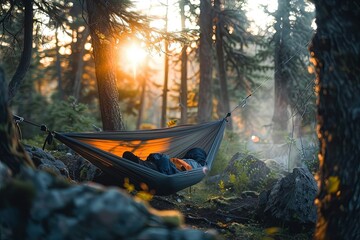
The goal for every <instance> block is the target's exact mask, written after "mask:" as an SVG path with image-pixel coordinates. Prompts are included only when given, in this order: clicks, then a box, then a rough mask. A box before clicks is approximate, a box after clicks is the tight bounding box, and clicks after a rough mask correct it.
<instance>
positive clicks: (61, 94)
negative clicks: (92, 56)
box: [55, 28, 64, 100]
mask: <svg viewBox="0 0 360 240" xmlns="http://www.w3.org/2000/svg"><path fill="white" fill-rule="evenodd" d="M55 50H56V75H57V79H58V86H57V89H58V92H59V98H60V99H61V100H64V90H63V86H62V70H61V59H60V58H61V57H60V53H59V50H60V47H59V39H58V28H56V31H55Z"/></svg>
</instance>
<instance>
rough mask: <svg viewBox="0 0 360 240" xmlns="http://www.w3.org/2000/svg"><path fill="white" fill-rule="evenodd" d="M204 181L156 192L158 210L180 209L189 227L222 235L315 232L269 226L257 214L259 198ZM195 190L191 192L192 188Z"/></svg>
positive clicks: (279, 239)
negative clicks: (210, 187)
mask: <svg viewBox="0 0 360 240" xmlns="http://www.w3.org/2000/svg"><path fill="white" fill-rule="evenodd" d="M203 186H204V185H203V184H200V187H199V185H196V186H193V187H192V188H191V189H186V190H183V191H180V192H179V193H177V194H174V195H170V196H154V198H153V199H152V200H151V201H150V205H151V206H152V207H153V208H155V209H158V210H178V211H179V212H181V213H182V215H183V217H184V221H185V225H186V227H189V228H194V229H200V230H202V231H214V230H215V231H216V232H217V233H218V235H219V237H220V239H229V240H230V239H231V240H238V239H239V240H240V239H241V240H271V239H273V240H308V239H312V233H311V232H301V233H291V232H289V230H288V229H286V228H279V227H266V226H264V225H263V224H262V223H261V219H260V218H261V217H260V218H259V217H258V215H257V214H256V210H257V204H258V198H257V197H250V196H248V197H241V196H236V195H235V194H233V195H232V194H226V196H224V195H222V196H221V195H220V196H219V194H217V196H216V194H213V193H211V192H212V191H207V190H206V189H204V187H203ZM190 190H191V192H190Z"/></svg>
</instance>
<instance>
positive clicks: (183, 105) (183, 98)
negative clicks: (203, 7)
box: [179, 0, 188, 124]
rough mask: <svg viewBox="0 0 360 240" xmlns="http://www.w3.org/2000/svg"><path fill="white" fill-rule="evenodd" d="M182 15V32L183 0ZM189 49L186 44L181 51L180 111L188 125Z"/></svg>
mask: <svg viewBox="0 0 360 240" xmlns="http://www.w3.org/2000/svg"><path fill="white" fill-rule="evenodd" d="M179 4H180V15H181V30H182V31H185V20H186V18H185V0H181V1H180V2H179ZM187 49H188V44H187V43H184V45H183V47H182V49H181V83H180V109H181V119H180V123H181V124H186V123H187V62H188V60H187V59H188V56H187Z"/></svg>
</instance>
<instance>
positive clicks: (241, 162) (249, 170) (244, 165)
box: [206, 152, 270, 192]
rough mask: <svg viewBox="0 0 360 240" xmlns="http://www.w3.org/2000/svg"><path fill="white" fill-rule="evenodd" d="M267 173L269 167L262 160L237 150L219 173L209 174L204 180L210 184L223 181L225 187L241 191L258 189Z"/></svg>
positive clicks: (263, 182)
mask: <svg viewBox="0 0 360 240" xmlns="http://www.w3.org/2000/svg"><path fill="white" fill-rule="evenodd" d="M269 173H270V169H269V168H268V167H267V166H266V164H265V163H264V162H263V161H261V160H259V159H257V158H256V157H254V156H252V155H248V154H244V153H239V152H238V153H236V154H235V155H234V156H233V157H232V158H231V160H230V162H229V164H228V165H227V167H226V168H225V170H224V171H223V172H222V173H221V174H219V175H215V176H211V177H209V178H208V179H207V180H206V181H207V183H210V184H218V183H219V182H220V181H223V182H224V184H225V188H226V189H228V188H229V189H231V188H233V187H235V189H236V190H240V191H241V192H242V191H244V190H258V189H260V188H262V187H263V185H264V184H265V181H266V179H267V178H268V174H269ZM231 176H233V178H232V177H231Z"/></svg>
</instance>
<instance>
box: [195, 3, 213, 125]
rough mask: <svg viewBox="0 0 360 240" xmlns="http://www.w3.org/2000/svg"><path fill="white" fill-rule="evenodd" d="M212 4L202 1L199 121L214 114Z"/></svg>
mask: <svg viewBox="0 0 360 240" xmlns="http://www.w3.org/2000/svg"><path fill="white" fill-rule="evenodd" d="M211 9H212V6H211V1H210V0H201V1H200V85H199V103H198V122H207V121H209V120H211V116H212V94H211V92H212V59H213V56H212V11H211Z"/></svg>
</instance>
